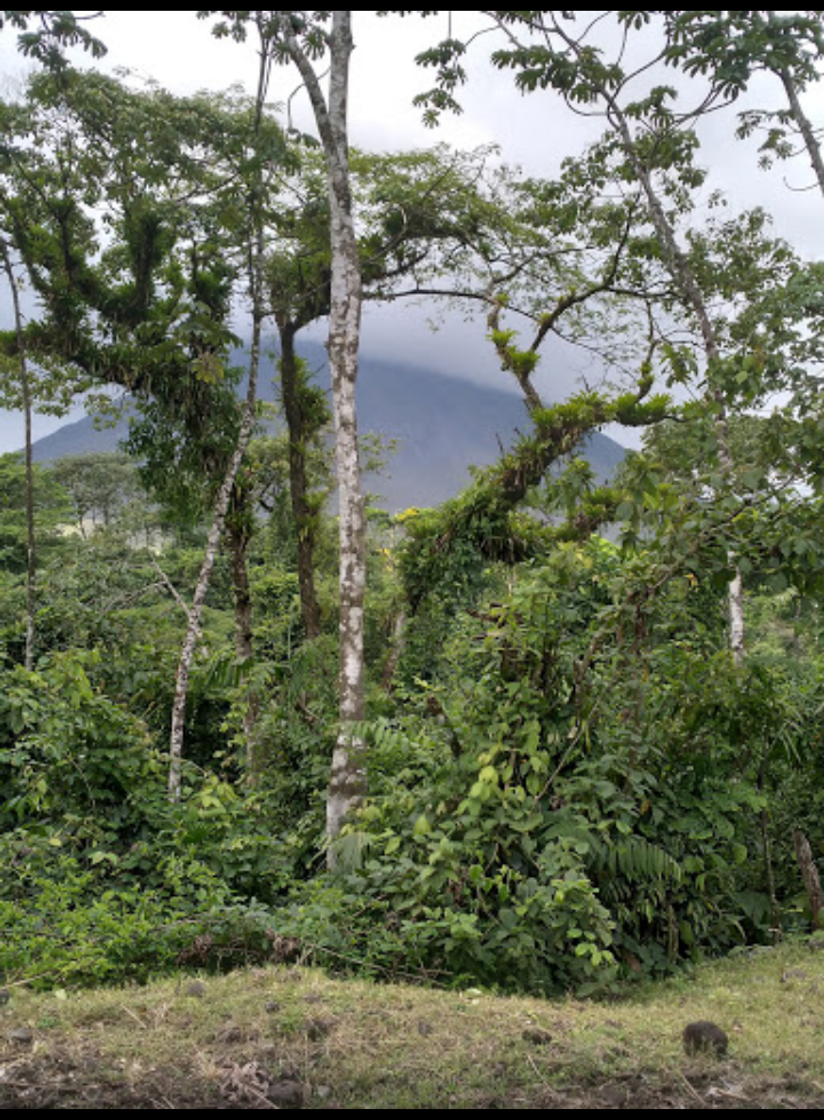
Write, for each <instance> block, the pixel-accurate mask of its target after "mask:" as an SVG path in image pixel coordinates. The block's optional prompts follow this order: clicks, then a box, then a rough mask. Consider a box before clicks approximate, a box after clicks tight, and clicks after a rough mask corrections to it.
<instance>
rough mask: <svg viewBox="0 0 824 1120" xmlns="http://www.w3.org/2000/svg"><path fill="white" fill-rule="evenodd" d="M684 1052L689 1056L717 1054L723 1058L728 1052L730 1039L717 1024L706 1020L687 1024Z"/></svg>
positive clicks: (684, 1036)
mask: <svg viewBox="0 0 824 1120" xmlns="http://www.w3.org/2000/svg"><path fill="white" fill-rule="evenodd" d="M682 1038H683V1042H684V1051H685V1052H686V1053H687V1054H715V1055H716V1056H717V1057H719V1058H720V1057H722V1056H723V1055H724V1054H726V1052H727V1046H728V1044H729V1039H728V1038H727V1035H726V1033H725V1032H724V1031H723V1030H722V1029H721V1028H720V1027H719V1026H718V1025H717V1024H716V1023H710V1022H708V1021H707V1020H706V1019H699V1020H698V1021H697V1022H695V1023H687V1025H686V1026H685V1027H684V1033H683V1036H682Z"/></svg>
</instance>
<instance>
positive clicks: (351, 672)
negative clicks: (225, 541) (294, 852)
mask: <svg viewBox="0 0 824 1120" xmlns="http://www.w3.org/2000/svg"><path fill="white" fill-rule="evenodd" d="M282 27H283V30H284V40H285V43H286V45H287V47H288V49H289V53H290V56H291V58H292V60H293V61H294V63H295V65H296V66H297V68H298V70H299V71H300V75H301V77H302V78H303V80H304V83H305V85H306V89H307V92H308V94H309V98H310V101H311V103H312V109H313V111H314V115H315V121H316V123H317V126H318V132H319V133H320V139H321V144H322V146H323V152H324V157H325V159H326V168H327V175H328V182H329V201H330V239H331V257H332V261H331V264H332V282H331V304H330V315H329V341H328V343H327V346H328V350H329V366H330V369H331V374H332V398H333V405H334V419H335V462H336V466H337V476H338V507H339V514H338V532H339V554H340V573H339V594H340V667H339V677H338V680H339V730H338V735H337V740H336V743H335V749H334V752H333V756H332V769H331V775H330V779H329V789H328V793H327V800H326V834H327V839H328V840H330V841H331V840H334V839H335V837H336V836H337V835H338V834H339V832H340V829H341V826H342V824H343V821H344V819H345V818H346V816H347V815H348V814H349V813H350V812H351V811H352V810H353V809H355V808H356V807H357V806H358V805H359V804H360V803H361V801H362V800H363V797H364V795H365V792H366V771H365V767H364V750H365V744H364V741H363V738H362V736H360V735H358V734H357V733H356V732H353V730H352V725H353V724H357V723H360V722H361V721H362V720H363V718H364V715H365V680H364V648H363V622H364V619H363V610H364V597H365V590H366V521H365V511H364V502H363V491H362V487H361V470H360V455H359V450H358V426H357V409H356V403H355V386H356V383H357V374H358V347H359V344H360V320H361V302H362V291H361V272H360V259H359V254H358V244H357V238H356V236H355V225H354V218H353V213H352V196H351V190H350V180H349V151H348V138H347V129H348V111H347V102H348V85H349V59H350V55H351V53H352V13H351V12H332V27H331V31H330V33H329V35H328V38H327V46H328V48H329V87H328V90H329V92H328V100H327V99H326V98H324V96H323V93H322V91H321V87H320V83H319V81H318V76H317V74H316V73H315V70H314V68H313V66H312V64H311V62H310V61H309V59H308V57H307V56H306V54H305V53H304V52H303V50H302V49H301V47H300V44H299V43H298V42H297V40H296V38H295V35H294V33H293V32H292V30H291V27H290V26H289V23H288V18H287V19H285V20H284V21H283V22H282ZM329 861H330V863H332V862H334V850H333V848H332V847H331V846H330V848H329Z"/></svg>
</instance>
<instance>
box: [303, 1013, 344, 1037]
mask: <svg viewBox="0 0 824 1120" xmlns="http://www.w3.org/2000/svg"><path fill="white" fill-rule="evenodd" d="M337 1025H338V1021H337V1019H310V1020H309V1022H308V1023H307V1024H306V1034H307V1035H308V1037H309V1038H310V1039H311V1040H312V1041H313V1042H319V1041H320V1040H321V1039H322V1038H326V1036H327V1035H329V1034H331V1033H332V1031H333V1030H334V1029H335V1027H336V1026H337Z"/></svg>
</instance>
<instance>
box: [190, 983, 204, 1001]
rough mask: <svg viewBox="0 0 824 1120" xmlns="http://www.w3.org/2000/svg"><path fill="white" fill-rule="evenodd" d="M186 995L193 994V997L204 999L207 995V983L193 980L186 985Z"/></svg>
mask: <svg viewBox="0 0 824 1120" xmlns="http://www.w3.org/2000/svg"><path fill="white" fill-rule="evenodd" d="M186 995H187V996H191V997H192V999H203V997H204V996H205V995H206V985H205V984H204V983H202V981H200V980H192V982H191V984H187V985H186Z"/></svg>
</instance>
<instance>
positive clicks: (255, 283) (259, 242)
mask: <svg viewBox="0 0 824 1120" xmlns="http://www.w3.org/2000/svg"><path fill="white" fill-rule="evenodd" d="M259 60H260V65H259V69H258V88H257V95H256V99H255V116H254V133H255V136H256V137H257V135H258V133H259V129H260V124H261V120H262V118H263V109H264V105H265V101H266V91H267V88H268V81H269V68H270V65H271V60H270V58H269V52H268V47H265V46H264V45H263V41H262V46H261V50H260V52H259ZM247 202H248V206H249V210H248V220H249V227H248V233H249V241H248V245H247V257H248V262H247V268H248V280H249V297H250V302H251V306H252V340H251V346H250V350H249V383H248V387H247V390H246V400H245V401H244V404H243V411H242V414H241V422H240V431H239V432H238V438H237V443H236V445H235V450H234V452H233V454H232V457H231V459H230V461H229V464H228V466H227V468H226V473H225V475H224V478H223V482H222V483H221V486H220V489H219V490H218V493H217V497H216V499H215V504H214V510H213V514H212V527H211V529H210V530H209V536H208V538H207V541H206V550H205V552H204V556H203V563H202V565H201V569H200V575H199V576H198V581H197V586H196V587H195V594H194V598H193V600H192V607H191V611H190V614H189V622H188V626H187V628H186V635H185V637H184V639H183V648H182V649H181V652H180V660H179V662H178V666H177V673H176V675H175V695H174V701H173V703H172V719H171V729H170V733H169V800H170V801H179V800H180V793H181V767H182V760H183V740H184V734H185V726H186V696H187V693H188V688H189V675H190V673H191V667H192V659H193V658H194V652H195V647H196V645H197V641H198V637H199V635H200V620H201V616H202V614H203V604H204V603H205V601H206V594H207V592H208V590H209V583H210V580H211V576H212V570H213V568H214V565H215V559H216V557H217V552H218V548H219V547H220V540H221V537H222V535H223V531H224V528H225V525H226V515H227V513H228V511H229V503H230V502H231V499H232V493H233V491H234V488H235V479H236V478H237V473H238V471H239V470H240V465H241V463H242V461H243V456H244V455H245V454H246V448H247V447H248V445H249V440H250V439H251V437H252V431H253V429H254V424H255V404H256V401H257V384H258V374H259V371H260V347H261V333H262V327H263V319H264V310H263V291H264V288H263V248H264V235H263V214H262V205H263V184H262V182H261V180H260V179H259V178H258V179H256V180H255V181H254V182H253V184H252V185H251V186H250V188H249V195H248V199H247Z"/></svg>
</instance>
